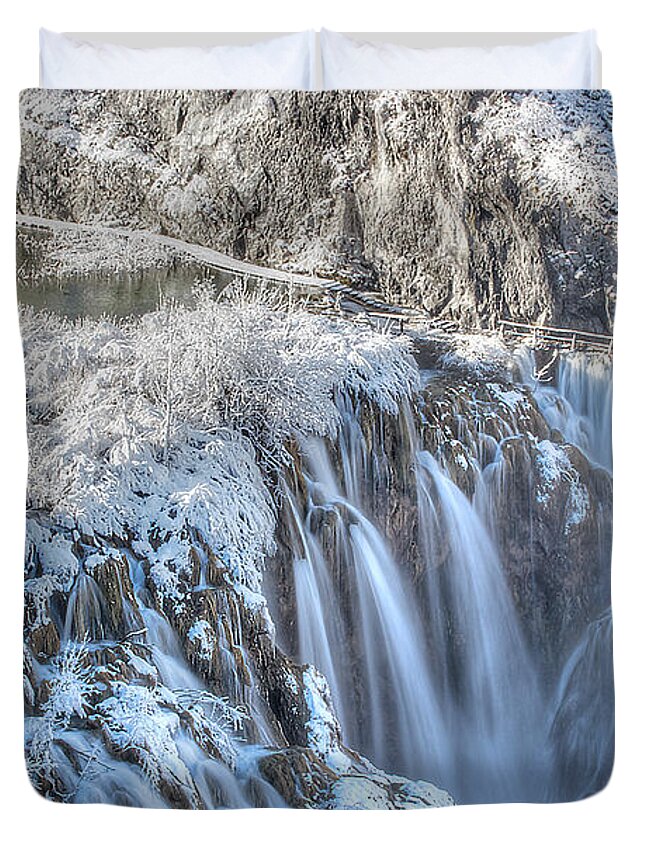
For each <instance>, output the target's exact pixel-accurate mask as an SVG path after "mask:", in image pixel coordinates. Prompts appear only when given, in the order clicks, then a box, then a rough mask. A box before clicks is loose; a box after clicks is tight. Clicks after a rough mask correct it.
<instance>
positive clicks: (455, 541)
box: [416, 450, 545, 802]
mask: <svg viewBox="0 0 645 853" xmlns="http://www.w3.org/2000/svg"><path fill="white" fill-rule="evenodd" d="M416 470H417V484H418V508H419V538H420V545H421V549H422V552H423V555H424V558H425V561H426V583H427V594H428V599H427V600H428V619H427V626H428V632H429V634H430V649H431V657H432V660H433V672H434V679H435V681H436V682H438V683H440V684H441V685H442V696H441V700H442V701H441V706H442V713H443V717H444V719H446V720H448V721H449V735H450V742H451V745H452V748H453V750H454V751H455V761H454V767H455V774H456V775H455V776H454V777H452V778H450V782H449V784H450V785H451V787H452V789H453V790H457V791H459V792H460V794H461V797H462V799H463V800H465V801H473V802H474V801H477V802H484V801H486V800H488V801H509V800H512V799H513V797H518V796H519V797H524V798H534V797H536V796H539V793H540V790H541V785H542V779H541V778H540V774H539V773H538V772H536V769H537V768H540V767H541V764H542V756H543V754H544V747H545V739H544V734H543V732H542V730H541V723H540V719H541V711H542V710H543V707H544V706H543V700H542V698H541V696H540V691H539V689H538V683H537V678H536V673H535V668H534V664H533V661H532V660H531V657H530V655H529V653H528V651H527V649H526V646H525V641H524V637H523V635H522V631H521V628H520V624H519V619H518V617H517V614H516V612H515V609H514V606H513V602H512V599H511V596H510V593H509V590H508V588H507V583H506V579H505V577H504V572H503V568H502V565H501V562H500V559H499V556H498V554H497V552H496V549H495V546H494V544H493V542H492V541H491V538H490V535H489V533H488V532H487V530H486V529H485V527H484V524H483V523H482V521H481V519H480V518H479V516H478V514H477V512H476V510H475V509H474V507H473V505H472V504H471V502H470V501H469V500H468V498H467V497H466V496H465V495H464V494H463V492H461V491H460V489H459V488H457V486H456V485H455V484H454V483H453V482H452V481H451V480H450V478H449V477H448V476H447V475H446V474H445V473H444V471H442V469H441V467H440V465H439V463H438V462H437V461H436V460H435V459H434V458H433V457H432V455H431V454H430V453H429V452H428V451H427V450H421V451H419V452H418V453H417V469H416Z"/></svg>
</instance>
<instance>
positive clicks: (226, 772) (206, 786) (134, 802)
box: [61, 555, 286, 809]
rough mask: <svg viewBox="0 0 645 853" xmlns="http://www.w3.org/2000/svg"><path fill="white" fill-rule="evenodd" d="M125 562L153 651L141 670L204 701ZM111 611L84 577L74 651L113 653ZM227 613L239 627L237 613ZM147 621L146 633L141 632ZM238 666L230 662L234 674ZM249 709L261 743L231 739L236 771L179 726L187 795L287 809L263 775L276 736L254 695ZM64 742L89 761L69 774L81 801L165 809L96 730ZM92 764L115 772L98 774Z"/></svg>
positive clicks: (69, 628) (72, 633) (72, 615)
mask: <svg viewBox="0 0 645 853" xmlns="http://www.w3.org/2000/svg"><path fill="white" fill-rule="evenodd" d="M126 557H127V564H128V568H129V573H130V577H131V580H132V588H133V592H134V596H135V600H136V613H137V615H138V620H139V621H138V622H134V621H133V624H132V627H133V628H139V630H134V631H133V633H134V634H140V633H145V635H146V643H147V644H148V646H149V647H150V649H151V650H152V664H146V662H144V661H143V660H141V659H139V660H138V664H137V665H138V667H140V668H141V667H143V669H144V670H145V671H146V673H147V674H148V675H150V676H151V677H154V678H155V679H159V680H160V683H161V684H162V685H163V687H162V690H164V691H171V692H172V693H178V694H182V693H185V694H193V695H194V696H196V697H198V696H206V695H207V688H206V685H205V683H204V682H203V681H202V679H201V678H199V677H198V675H197V674H196V673H195V671H194V670H193V669H192V668H191V667H190V666H189V664H188V662H187V661H186V659H185V657H184V654H183V652H182V649H181V645H180V642H179V639H178V637H177V634H176V633H175V631H174V629H173V628H172V626H171V625H170V623H169V622H168V620H167V618H166V617H165V616H164V615H163V614H162V613H160V612H159V611H158V610H156V609H155V608H154V607H151V606H148V604H149V592H148V590H147V589H146V584H145V575H144V572H143V569H142V566H141V563H140V562H139V561H138V560H135V559H134V558H132V557H131V555H126ZM196 589H200V587H196ZM108 609H109V608H108V604H107V602H106V601H105V600H104V597H103V596H102V594H101V591H100V589H99V587H98V585H97V584H96V582H95V581H94V580H93V579H92V578H91V577H90V576H89V575H87V574H86V573H85V572H81V573H80V574H79V576H78V578H77V581H76V584H75V587H74V589H73V592H72V595H71V596H70V599H69V603H68V606H67V614H66V618H65V633H64V637H65V638H66V639H67V641H68V646H69V645H70V644H71V645H73V644H74V643H76V642H77V641H81V642H82V644H83V645H85V646H86V647H87V648H91V649H95V650H98V651H99V652H100V650H101V648H105V649H107V648H109V645H110V641H109V640H106V639H105V637H104V633H105V632H104V630H103V626H104V625H105V622H106V613H107V611H108ZM228 615H229V618H230V621H232V622H233V621H234V620H233V619H232V618H231V614H228ZM238 619H239V617H238ZM141 624H142V625H143V627H142V628H140V627H139V626H140V625H141ZM219 642H220V649H221V651H222V652H226V651H227V646H226V644H225V643H224V642H223V640H222V638H219ZM224 659H226V655H224ZM233 668H234V667H233V665H232V664H231V667H230V669H231V670H232V669H233ZM229 680H230V682H231V683H232V684H236V683H237V681H236V679H234V678H233V675H232V674H230V678H229ZM247 704H248V707H249V709H250V712H251V715H252V723H253V725H254V727H255V728H254V733H255V735H256V739H257V740H258V741H259V744H257V745H255V746H246V744H245V743H244V742H243V740H238V739H237V738H235V737H233V738H232V740H233V742H234V750H235V767H234V769H231V768H230V767H228V766H227V765H226V764H225V763H223V762H220V761H216V760H214V759H213V758H212V757H211V756H209V755H207V754H206V753H205V752H204V751H203V750H202V749H201V748H200V746H199V745H198V744H197V743H196V741H195V740H194V739H193V738H191V737H189V736H188V735H187V734H186V733H185V732H183V731H181V730H179V729H178V730H177V732H176V735H175V743H176V748H177V755H178V758H179V759H181V761H182V762H183V764H184V765H185V767H186V768H187V770H188V773H189V775H188V776H187V777H186V781H185V788H186V790H187V792H188V795H190V791H191V790H192V791H194V792H195V793H196V794H197V796H198V797H199V801H200V802H201V804H202V805H203V807H205V808H209V809H210V808H250V807H256V808H258V807H259V808H263V807H270V808H283V807H285V805H286V804H285V802H284V800H283V799H282V797H281V796H280V795H279V794H278V793H277V791H276V790H275V789H274V788H273V787H272V786H271V785H269V784H268V783H267V782H266V780H264V779H263V778H262V776H261V774H260V773H259V772H258V768H257V763H258V759H259V758H261V757H262V756H263V755H264V754H266V749H265V748H264V747H263V746H262V745H260V744H262V743H268V742H269V740H270V737H269V735H268V733H267V724H266V721H265V720H264V716H263V712H262V710H261V709H260V708H258V707H257V702H255V701H253V699H252V697H250V698H249V701H248V703H247ZM63 740H64V741H66V742H68V743H69V744H70V746H73V747H74V749H76V750H77V752H78V753H79V755H81V756H85V757H86V758H87V759H88V764H87V768H86V769H85V770H83V771H82V772H81V773H80V775H77V774H76V772H74V773H70V780H69V789H70V790H72V791H74V800H75V802H106V803H114V802H117V803H123V804H124V805H130V806H137V807H144V808H164V807H166V806H167V803H166V802H165V801H164V799H163V798H161V797H160V796H159V795H158V794H157V792H156V791H155V790H154V789H153V788H152V787H151V786H150V785H149V784H147V780H146V778H145V775H144V776H142V775H141V774H140V773H139V772H137V770H136V769H134V768H133V767H132V766H130V765H129V764H128V763H126V762H123V761H119V760H117V759H115V758H114V757H113V756H111V755H110V754H109V752H108V751H107V750H106V749H105V748H104V747H103V746H102V745H101V744H100V742H98V743H97V740H96V736H95V735H94V733H91V732H73V733H70V734H69V735H68V734H65V736H64V738H63ZM93 763H95V764H97V765H98V766H100V767H101V768H104V769H107V770H109V771H110V772H109V773H103V774H94V773H93V772H92V764H93ZM61 764H63V762H61ZM88 768H89V770H88Z"/></svg>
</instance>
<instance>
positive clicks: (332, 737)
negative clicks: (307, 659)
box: [302, 665, 340, 758]
mask: <svg viewBox="0 0 645 853" xmlns="http://www.w3.org/2000/svg"><path fill="white" fill-rule="evenodd" d="M302 684H303V688H304V696H305V701H306V703H307V708H308V709H309V719H308V721H307V723H306V724H305V728H306V730H307V741H308V744H309V746H310V747H311V748H312V749H313V750H314V752H316V753H317V755H319V756H320V757H321V758H325V757H326V756H328V755H329V754H330V753H331V752H333V751H334V750H336V749H337V748H338V746H339V743H340V730H339V727H338V722H337V720H336V717H335V716H334V713H333V710H332V700H331V693H330V692H329V686H328V684H327V681H326V679H325V677H324V675H322V674H321V673H320V672H318V670H317V669H315V668H314V667H313V666H311V665H309V666H307V667H306V668H305V669H304V670H303V673H302Z"/></svg>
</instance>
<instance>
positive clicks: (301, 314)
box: [21, 287, 418, 599]
mask: <svg viewBox="0 0 645 853" xmlns="http://www.w3.org/2000/svg"><path fill="white" fill-rule="evenodd" d="M21 320H22V330H23V341H24V349H25V364H26V376H27V396H28V415H29V445H30V473H29V489H28V502H29V505H30V506H31V507H34V508H39V509H42V510H43V511H48V512H50V513H51V517H52V522H53V523H55V524H57V525H58V526H59V527H61V528H68V529H70V530H73V529H78V530H79V531H80V532H82V533H84V534H86V535H88V536H93V537H97V536H98V537H103V538H104V539H106V540H108V541H109V540H112V539H113V537H114V536H117V537H119V538H120V539H123V540H125V539H131V540H134V541H136V542H137V543H139V545H138V548H139V551H140V552H142V553H141V556H147V557H148V558H149V559H150V560H151V561H152V567H151V577H152V579H153V582H154V583H155V584H156V585H157V586H158V588H159V590H160V591H161V592H162V593H163V595H164V596H166V597H170V598H171V599H172V598H178V597H180V592H179V577H178V572H179V571H180V570H181V567H182V566H184V567H185V566H186V564H187V561H188V560H187V558H188V548H189V545H190V541H189V538H187V531H190V530H197V531H199V532H200V534H201V535H202V536H203V537H204V538H205V540H206V541H207V542H208V544H209V547H210V548H211V549H212V550H213V552H214V553H215V554H216V555H217V556H218V557H220V558H221V559H222V561H223V562H224V563H225V564H226V565H227V566H228V567H229V568H230V569H231V571H232V573H233V578H232V579H233V580H234V581H242V582H243V583H244V584H245V585H246V586H248V587H249V588H250V589H251V590H258V589H259V576H258V569H259V568H260V567H261V565H262V562H263V560H264V558H265V556H266V555H267V554H269V553H270V552H271V550H272V548H273V529H274V524H275V508H274V505H273V500H272V497H271V494H270V492H269V490H268V488H267V484H266V483H267V477H266V475H267V472H272V471H276V470H278V469H280V468H281V467H282V465H283V464H284V462H285V461H286V459H287V455H286V450H285V445H286V443H287V442H288V441H289V440H291V439H299V438H302V437H304V436H307V435H312V434H316V435H329V436H332V435H334V434H335V432H336V430H337V428H338V426H339V423H340V413H339V411H338V409H337V407H336V403H335V398H336V394H337V393H338V392H339V391H340V392H345V391H352V392H353V393H354V394H357V395H358V394H362V395H364V396H366V397H368V398H370V399H371V400H373V401H375V402H376V403H377V404H378V405H379V406H381V407H382V408H384V409H385V410H387V411H390V412H396V411H397V408H398V403H399V401H400V400H401V399H402V398H403V397H405V396H407V395H409V394H410V393H411V392H412V390H413V389H414V388H415V387H416V386H417V384H418V370H417V368H416V366H415V364H414V361H413V359H412V356H411V354H410V349H409V343H408V342H407V341H405V340H404V339H402V338H397V337H393V336H390V335H387V334H383V333H380V332H375V331H371V330H369V329H365V328H359V327H357V326H355V325H353V324H351V323H349V322H342V321H338V320H332V319H329V318H326V317H321V316H316V315H313V314H310V313H307V312H306V311H305V310H302V309H301V308H299V307H297V306H294V305H291V306H289V305H288V304H283V300H282V298H279V297H276V296H275V295H273V294H272V293H271V292H270V291H267V290H266V289H265V290H260V291H259V292H257V293H249V292H248V291H247V290H246V289H244V288H242V287H237V288H234V289H231V290H230V291H229V292H228V293H227V294H226V299H223V300H222V299H219V300H217V299H214V298H213V297H212V296H210V295H209V294H207V293H201V294H197V304H196V305H195V306H194V307H186V306H181V305H176V304H173V303H170V302H168V303H166V304H164V305H163V306H162V307H161V308H160V310H158V311H155V312H153V313H150V314H146V315H144V316H143V317H140V318H130V319H127V320H120V321H116V320H115V321H111V320H108V319H105V318H103V319H99V320H89V319H85V320H83V321H80V322H72V321H69V320H66V319H62V318H60V317H55V316H53V315H50V314H45V313H43V312H35V311H33V310H32V309H28V308H25V309H22V314H21ZM152 532H154V533H155V535H156V537H157V539H159V540H160V542H159V544H158V545H156V546H155V548H154V554H153V551H152V549H149V548H148V546H147V545H146V544H145V543H146V542H148V541H149V538H150V535H151V533H152ZM162 546H163V547H162ZM61 547H62V546H61ZM49 552H50V558H51V555H53V553H54V543H53V540H52V542H50V543H49ZM146 552H147V553H146Z"/></svg>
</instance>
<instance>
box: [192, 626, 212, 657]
mask: <svg viewBox="0 0 645 853" xmlns="http://www.w3.org/2000/svg"><path fill="white" fill-rule="evenodd" d="M188 639H189V640H190V642H191V643H192V644H193V645H194V646H195V648H196V649H197V655H198V656H199V657H200V658H201V659H202V660H205V661H210V660H211V659H212V657H213V652H214V651H215V634H214V632H213V628H212V627H211V624H210V622H207V621H206V620H205V619H198V620H197V621H196V622H193V624H192V625H191V626H190V628H189V630H188Z"/></svg>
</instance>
